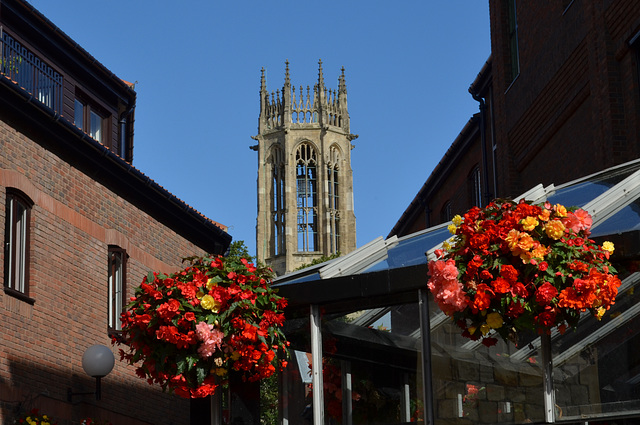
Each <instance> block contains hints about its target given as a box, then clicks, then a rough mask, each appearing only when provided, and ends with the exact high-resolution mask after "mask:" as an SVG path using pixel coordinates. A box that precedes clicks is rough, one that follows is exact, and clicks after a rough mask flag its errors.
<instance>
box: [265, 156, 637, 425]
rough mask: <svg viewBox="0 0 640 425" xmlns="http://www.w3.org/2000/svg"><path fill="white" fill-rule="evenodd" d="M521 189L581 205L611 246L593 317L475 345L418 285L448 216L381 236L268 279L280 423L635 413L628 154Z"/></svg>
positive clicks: (540, 198)
mask: <svg viewBox="0 0 640 425" xmlns="http://www.w3.org/2000/svg"><path fill="white" fill-rule="evenodd" d="M520 198H526V199H528V200H531V201H534V202H535V203H541V202H544V201H549V202H551V203H553V204H555V203H561V204H563V205H566V206H579V207H582V208H584V209H585V210H587V211H589V212H590V213H591V215H592V217H593V226H592V235H591V236H592V238H594V239H595V240H596V241H597V242H599V243H602V242H603V241H604V240H610V241H612V242H614V243H615V246H616V251H615V253H614V255H613V257H612V260H613V262H614V264H615V266H616V268H617V270H618V274H619V276H620V279H621V280H622V285H621V286H620V288H619V293H618V297H617V300H616V303H615V305H614V306H613V307H612V308H611V310H609V311H608V312H607V313H606V314H605V316H604V317H603V318H602V320H601V321H597V320H596V319H595V318H593V317H591V316H586V315H585V316H584V317H583V318H582V319H581V323H580V326H579V327H578V329H577V331H575V332H568V333H566V334H564V335H560V334H557V333H552V334H551V336H550V337H549V338H543V339H542V340H541V338H540V336H538V335H534V334H532V335H528V336H526V335H525V336H524V337H521V338H520V341H519V342H518V344H517V346H516V345H515V344H513V343H509V344H506V343H504V342H502V341H500V342H498V344H497V345H495V346H492V347H487V346H485V345H482V344H481V343H479V342H476V341H471V340H469V339H466V338H464V337H462V336H461V335H460V329H459V328H458V327H457V326H456V325H455V324H454V323H452V321H451V319H449V318H448V317H447V316H445V315H444V314H443V313H442V312H441V311H440V310H439V309H438V307H437V306H436V305H435V303H433V300H432V298H431V295H430V294H429V293H428V290H427V287H426V282H427V270H428V269H427V261H428V259H427V256H426V255H425V252H427V251H433V250H434V249H435V248H436V247H438V246H439V245H440V244H441V243H442V242H443V241H445V240H446V239H448V238H449V237H450V234H449V232H448V229H447V225H440V226H436V227H433V228H429V229H426V230H424V231H421V232H418V233H415V234H412V235H409V236H406V237H402V238H395V237H392V238H389V239H387V240H383V239H382V238H379V239H377V240H374V241H372V242H370V243H369V244H367V245H365V246H363V247H361V248H359V249H357V250H356V251H354V252H352V253H350V254H349V255H347V256H344V257H340V258H337V259H335V260H332V261H330V262H326V263H323V264H320V265H317V266H314V267H310V268H307V269H304V270H302V271H299V272H295V273H292V274H289V275H285V276H282V277H280V278H278V279H276V280H275V281H274V286H275V287H277V288H279V291H280V294H281V295H284V296H286V297H287V298H288V299H289V303H290V306H289V309H288V312H287V323H286V329H285V332H286V334H287V337H288V338H289V340H290V341H291V358H290V362H289V366H288V367H287V369H286V370H285V372H284V373H283V375H282V379H281V382H280V391H279V394H280V401H279V403H278V404H279V406H280V412H279V417H280V419H279V423H282V424H294V425H295V424H313V425H320V424H343V425H360V424H401V423H410V422H418V423H427V424H437V425H440V424H441V425H445V424H496V423H504V424H512V423H513V424H520V423H585V422H589V423H611V421H612V420H615V421H616V423H619V424H623V423H637V422H638V421H640V355H638V353H639V352H640V318H639V313H640V303H639V302H638V301H640V288H638V289H637V290H636V286H637V285H638V282H639V281H640V272H639V268H638V266H639V264H640V263H639V261H638V260H639V259H640V237H639V236H640V233H639V230H640V160H637V161H633V162H630V163H627V164H624V165H622V166H618V167H615V168H611V169H608V170H605V171H603V172H601V173H598V174H594V175H591V176H587V177H584V178H581V179H579V180H576V181H572V182H570V183H567V184H563V185H558V186H554V185H549V186H543V185H539V186H537V187H535V188H533V189H532V190H530V191H529V192H527V193H525V194H523V195H522V196H521V197H520ZM636 291H638V292H636ZM321 388H322V389H323V391H318V389H321Z"/></svg>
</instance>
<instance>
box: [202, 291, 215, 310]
mask: <svg viewBox="0 0 640 425" xmlns="http://www.w3.org/2000/svg"><path fill="white" fill-rule="evenodd" d="M200 305H202V308H206V309H207V310H213V308H214V307H215V305H216V300H214V299H213V297H212V296H211V295H209V294H207V295H205V296H204V297H202V299H201V300H200Z"/></svg>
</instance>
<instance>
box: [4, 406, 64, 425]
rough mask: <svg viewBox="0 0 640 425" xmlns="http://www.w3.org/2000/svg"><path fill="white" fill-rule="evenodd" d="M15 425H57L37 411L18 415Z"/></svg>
mask: <svg viewBox="0 0 640 425" xmlns="http://www.w3.org/2000/svg"><path fill="white" fill-rule="evenodd" d="M14 423H15V424H25V425H57V422H56V421H54V420H53V419H52V418H51V417H50V416H47V415H41V414H40V411H39V410H38V409H33V410H31V411H30V412H28V413H24V414H22V415H20V417H19V418H18V419H16V420H15V421H14Z"/></svg>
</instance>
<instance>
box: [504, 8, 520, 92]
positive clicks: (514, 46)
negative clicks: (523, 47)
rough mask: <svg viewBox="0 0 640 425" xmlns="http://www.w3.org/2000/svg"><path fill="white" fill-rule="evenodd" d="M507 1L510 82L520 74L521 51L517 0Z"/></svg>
mask: <svg viewBox="0 0 640 425" xmlns="http://www.w3.org/2000/svg"><path fill="white" fill-rule="evenodd" d="M506 3H507V5H506V6H507V7H506V9H507V42H508V54H509V56H508V58H507V62H508V69H509V71H510V74H509V77H510V79H509V82H510V83H511V82H513V80H515V79H516V77H517V76H518V74H520V53H519V52H518V20H517V15H516V0H506Z"/></svg>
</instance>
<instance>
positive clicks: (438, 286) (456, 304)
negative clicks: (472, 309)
mask: <svg viewBox="0 0 640 425" xmlns="http://www.w3.org/2000/svg"><path fill="white" fill-rule="evenodd" d="M429 275H430V279H429V282H428V283H427V287H428V288H429V289H430V290H431V292H432V293H433V295H434V299H435V301H436V303H437V304H438V306H439V307H440V309H441V310H442V311H443V312H445V314H447V315H449V316H451V315H452V314H453V313H455V312H456V311H462V310H464V309H465V308H466V307H467V304H468V302H469V299H468V298H467V297H466V294H465V292H464V291H463V290H462V284H461V283H460V282H459V281H458V269H457V268H456V263H455V261H453V260H451V259H449V260H446V261H443V260H437V261H430V262H429Z"/></svg>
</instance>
